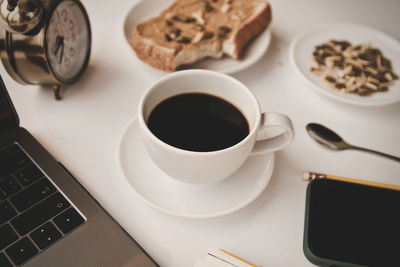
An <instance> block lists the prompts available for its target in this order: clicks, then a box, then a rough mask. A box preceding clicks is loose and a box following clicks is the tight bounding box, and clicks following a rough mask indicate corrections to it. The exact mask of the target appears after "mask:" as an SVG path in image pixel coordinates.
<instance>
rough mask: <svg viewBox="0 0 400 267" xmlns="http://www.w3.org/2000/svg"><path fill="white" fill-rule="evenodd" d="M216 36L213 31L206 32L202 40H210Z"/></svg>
mask: <svg viewBox="0 0 400 267" xmlns="http://www.w3.org/2000/svg"><path fill="white" fill-rule="evenodd" d="M213 37H214V33H213V32H205V33H204V35H203V38H202V40H208V39H211V38H213Z"/></svg>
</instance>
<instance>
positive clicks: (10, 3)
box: [0, 0, 91, 99]
mask: <svg viewBox="0 0 400 267" xmlns="http://www.w3.org/2000/svg"><path fill="white" fill-rule="evenodd" d="M0 22H1V24H0V26H3V28H4V29H0V57H1V61H2V63H3V65H4V67H5V69H6V70H7V72H8V73H9V74H10V76H11V77H12V78H13V79H14V80H16V81H17V82H19V83H22V84H39V85H43V86H51V87H53V89H54V90H55V96H56V98H57V99H59V98H60V88H61V87H60V86H61V85H68V84H72V83H74V82H76V81H77V80H78V79H79V78H80V77H81V76H82V75H83V73H84V72H85V70H86V68H87V66H88V62H89V57H90V48H91V29H90V23H89V18H88V15H87V13H86V10H85V8H84V6H83V5H82V3H81V2H80V1H78V0H1V1H0Z"/></svg>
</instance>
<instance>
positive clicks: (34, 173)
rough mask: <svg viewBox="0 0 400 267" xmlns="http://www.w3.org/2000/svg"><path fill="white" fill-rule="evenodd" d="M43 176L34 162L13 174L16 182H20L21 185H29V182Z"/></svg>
mask: <svg viewBox="0 0 400 267" xmlns="http://www.w3.org/2000/svg"><path fill="white" fill-rule="evenodd" d="M43 176H44V175H43V173H42V172H41V171H40V170H39V168H38V167H37V166H36V165H34V164H31V165H29V166H27V167H25V168H24V169H22V170H20V171H18V172H17V173H16V174H15V178H17V180H18V182H20V183H21V184H22V185H23V186H27V185H30V184H31V183H33V182H35V181H37V180H39V179H40V178H42V177H43Z"/></svg>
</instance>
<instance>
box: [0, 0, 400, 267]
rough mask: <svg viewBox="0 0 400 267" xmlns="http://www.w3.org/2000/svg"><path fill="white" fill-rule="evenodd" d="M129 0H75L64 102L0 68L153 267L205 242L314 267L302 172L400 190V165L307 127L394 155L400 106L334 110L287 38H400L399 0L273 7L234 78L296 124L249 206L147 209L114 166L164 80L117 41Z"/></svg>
mask: <svg viewBox="0 0 400 267" xmlns="http://www.w3.org/2000/svg"><path fill="white" fill-rule="evenodd" d="M149 1H151V0H149ZM135 2H136V1H134V0H120V1H115V2H111V1H107V0H84V1H83V3H84V5H85V7H86V8H87V11H88V13H89V17H90V21H91V26H92V34H93V44H92V56H91V60H90V64H89V69H88V71H87V72H86V74H85V76H84V77H83V78H82V79H81V80H80V81H79V82H78V83H77V84H75V85H73V86H71V87H70V88H69V90H67V91H65V93H64V99H63V100H62V101H59V102H57V101H54V99H53V93H52V91H51V90H46V89H43V88H40V87H39V86H23V85H20V84H18V83H16V82H15V81H14V80H12V79H11V78H10V76H9V75H8V74H7V73H6V71H5V70H4V68H3V66H1V67H0V68H1V69H0V70H1V74H2V77H3V79H4V82H5V84H6V86H7V88H8V89H9V92H10V95H11V98H12V99H13V101H14V104H15V107H16V109H17V111H18V113H19V116H20V120H21V125H22V126H23V127H25V128H27V129H28V130H29V131H30V132H32V134H33V135H34V136H35V137H36V138H37V139H38V140H39V141H40V142H41V143H42V144H44V145H45V146H46V147H47V148H48V150H49V151H50V152H51V153H52V154H53V155H54V156H55V157H56V158H57V159H58V160H59V161H61V162H62V163H64V165H65V166H66V167H67V168H68V169H70V171H71V172H72V173H73V174H74V175H75V176H76V177H77V179H78V180H79V181H80V182H81V183H82V184H83V185H84V186H85V187H86V188H87V189H88V191H89V192H90V193H92V194H93V196H94V197H95V198H96V199H97V200H98V201H99V202H100V203H101V204H102V205H103V206H104V207H105V209H106V210H108V211H109V212H110V213H111V215H112V216H114V218H115V219H116V220H117V221H118V222H119V223H120V224H121V225H122V226H123V227H124V228H125V229H126V230H127V231H128V232H129V233H130V234H131V235H132V236H133V237H134V238H135V239H136V240H137V241H138V243H140V245H141V246H143V248H144V249H145V250H146V251H147V252H148V253H149V254H150V255H151V256H152V257H153V258H154V259H155V260H156V261H157V262H158V263H159V264H160V265H161V266H174V267H175V266H177V267H180V266H182V267H187V266H193V265H194V263H195V261H196V259H197V258H199V257H201V256H202V255H203V253H204V252H205V251H206V250H207V248H208V247H220V248H224V249H226V250H228V251H230V252H232V253H234V254H236V255H238V256H241V257H243V258H245V259H247V260H249V261H251V262H254V263H256V264H258V265H262V266H264V267H265V266H274V267H277V266H312V264H310V263H309V262H308V261H307V259H306V258H305V256H304V255H303V251H302V239H303V227H304V209H305V192H306V186H307V184H306V183H305V182H303V181H301V180H300V176H299V175H300V173H301V171H302V170H314V171H320V172H326V173H330V174H335V175H340V176H347V177H355V178H364V179H368V180H372V181H380V182H385V183H393V184H397V185H400V177H399V174H400V164H399V163H397V162H395V161H391V160H387V159H384V158H380V157H377V156H374V155H371V154H366V153H361V152H357V151H344V152H335V151H329V150H327V149H325V148H323V147H321V146H319V145H318V144H316V143H315V142H314V141H313V140H312V139H311V138H310V137H309V136H308V135H307V133H306V131H305V126H306V124H307V123H308V122H320V123H323V124H325V125H327V126H330V127H331V128H332V129H335V130H336V131H337V132H338V133H340V134H341V135H342V136H343V137H344V138H345V139H346V140H347V141H349V142H350V143H354V144H357V145H360V146H365V147H369V148H373V149H377V150H381V151H385V152H387V153H391V154H394V155H397V156H399V155H400V141H399V137H400V104H399V103H397V104H394V105H390V106H384V107H377V108H368V107H355V106H350V105H346V104H341V103H337V102H335V101H334V100H330V99H327V98H326V97H324V96H321V95H320V94H318V93H317V92H315V91H314V90H311V89H310V88H308V87H307V85H306V84H305V83H304V82H303V80H302V79H301V78H300V76H298V74H297V73H296V72H295V71H294V70H293V68H292V66H291V64H290V61H289V45H290V42H291V41H292V40H293V38H294V37H295V35H296V34H297V33H298V32H300V31H302V30H303V29H305V28H306V27H309V26H312V25H316V24H319V23H322V22H352V23H357V24H361V25H365V26H368V27H372V28H375V29H377V30H380V31H383V32H385V33H387V34H388V35H390V36H392V37H393V38H395V39H397V40H400V30H399V28H398V26H399V24H400V17H399V11H400V2H399V1H398V0H388V1H370V0H368V1H367V0H357V1H355V0H354V1H345V0H336V1H318V0H307V1H294V0H293V1H289V0H271V5H272V10H273V24H272V31H273V34H272V43H271V46H270V48H269V50H268V51H267V53H266V55H265V56H264V57H263V58H262V59H261V60H260V61H259V62H258V63H256V64H255V65H254V66H252V67H250V68H249V69H247V70H244V71H242V72H240V73H237V74H235V75H233V76H234V77H236V78H237V79H239V80H240V81H242V82H243V83H244V84H246V85H247V86H248V87H249V88H250V89H251V90H252V91H253V92H254V94H255V95H256V96H257V97H258V99H259V102H260V104H261V107H262V109H263V111H278V112H282V113H285V114H287V115H288V116H290V117H291V118H292V119H293V122H294V126H295V130H296V137H295V140H294V142H293V143H292V144H291V145H290V146H289V147H288V148H286V149H284V150H283V151H280V152H278V153H276V163H275V169H274V172H273V175H272V178H271V180H270V183H269V185H268V186H267V188H266V189H265V190H264V192H263V193H262V194H261V195H260V196H259V197H258V198H257V199H256V200H255V201H253V202H252V203H250V204H249V205H248V206H246V207H245V208H243V209H241V210H239V211H237V212H235V213H232V214H230V215H226V216H223V217H217V218H211V219H185V218H179V217H174V216H171V215H167V214H164V213H162V212H160V211H158V210H155V209H153V208H151V207H149V206H147V205H146V204H145V203H144V202H143V201H142V200H141V199H139V198H138V197H137V196H136V195H135V194H134V192H133V190H132V188H130V186H129V184H128V183H127V182H126V180H125V178H124V177H123V174H122V172H121V170H120V169H119V164H118V161H117V149H118V145H119V142H120V138H121V134H122V130H123V129H124V127H125V125H126V124H127V123H128V122H129V121H130V119H131V118H132V117H133V116H135V114H136V109H137V105H138V101H139V97H140V96H141V94H142V93H143V92H144V90H145V89H146V87H147V86H148V85H149V84H150V83H152V82H153V81H154V80H156V79H158V78H160V77H162V76H164V75H166V74H165V73H163V72H159V71H156V70H152V69H151V68H148V67H146V68H144V67H143V64H142V63H140V62H139V61H138V59H137V58H136V57H135V56H134V54H133V52H132V51H131V48H130V47H129V46H128V44H127V43H126V41H125V39H124V35H123V23H124V18H125V16H126V15H127V13H128V11H129V10H130V9H131V7H132V6H133V4H134V3H135ZM399 56H400V55H399ZM221 197H223V196H221Z"/></svg>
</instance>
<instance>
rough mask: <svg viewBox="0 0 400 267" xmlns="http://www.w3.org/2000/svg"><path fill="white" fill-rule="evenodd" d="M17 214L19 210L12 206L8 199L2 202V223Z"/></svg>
mask: <svg viewBox="0 0 400 267" xmlns="http://www.w3.org/2000/svg"><path fill="white" fill-rule="evenodd" d="M16 215H17V212H16V211H15V209H14V208H13V207H11V205H10V203H8V201H3V202H1V203H0V225H1V224H3V223H5V222H6V221H8V220H10V219H11V218H13V217H14V216H16Z"/></svg>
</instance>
